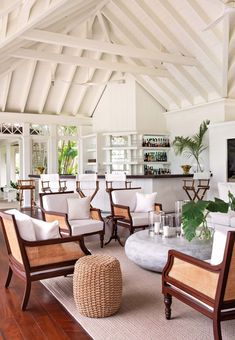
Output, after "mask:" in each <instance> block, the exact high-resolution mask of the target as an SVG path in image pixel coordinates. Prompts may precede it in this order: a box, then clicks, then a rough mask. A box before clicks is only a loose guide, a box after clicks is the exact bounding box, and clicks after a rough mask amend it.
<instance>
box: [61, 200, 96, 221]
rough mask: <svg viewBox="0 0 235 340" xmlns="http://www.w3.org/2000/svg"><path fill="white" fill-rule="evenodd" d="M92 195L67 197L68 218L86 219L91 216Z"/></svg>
mask: <svg viewBox="0 0 235 340" xmlns="http://www.w3.org/2000/svg"><path fill="white" fill-rule="evenodd" d="M90 201H91V199H90V197H89V196H87V197H82V198H67V203H68V219H69V220H85V219H88V218H90Z"/></svg>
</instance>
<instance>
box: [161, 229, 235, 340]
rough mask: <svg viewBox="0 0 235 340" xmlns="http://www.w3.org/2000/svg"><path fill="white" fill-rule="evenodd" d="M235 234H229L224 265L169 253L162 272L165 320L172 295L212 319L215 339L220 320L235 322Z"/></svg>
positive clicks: (219, 330)
mask: <svg viewBox="0 0 235 340" xmlns="http://www.w3.org/2000/svg"><path fill="white" fill-rule="evenodd" d="M234 244H235V232H234V231H233V232H231V231H229V232H228V236H227V242H226V247H225V252H224V258H223V261H222V263H221V264H219V265H211V264H209V263H207V262H204V261H201V260H198V259H196V258H194V257H192V256H188V255H185V254H183V253H180V252H178V251H175V250H170V251H169V254H168V261H167V264H166V266H165V268H164V270H163V273H162V292H163V294H164V302H165V316H166V319H168V320H169V319H170V318H171V303H172V296H174V297H176V298H177V299H179V300H181V301H182V302H184V303H186V304H187V305H189V306H191V307H192V308H194V309H196V310H197V311H198V312H200V313H202V314H204V315H205V316H207V317H209V318H210V319H212V320H213V331H214V339H215V340H221V339H222V335H221V321H225V320H230V319H235V246H234Z"/></svg>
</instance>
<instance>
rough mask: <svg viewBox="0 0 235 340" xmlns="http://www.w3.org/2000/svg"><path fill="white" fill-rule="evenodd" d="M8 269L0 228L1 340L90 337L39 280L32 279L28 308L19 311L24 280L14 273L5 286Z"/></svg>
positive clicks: (81, 338) (84, 338) (83, 339)
mask: <svg viewBox="0 0 235 340" xmlns="http://www.w3.org/2000/svg"><path fill="white" fill-rule="evenodd" d="M7 270H8V259H7V252H6V247H5V242H4V238H3V234H2V230H1V227H0V305H1V306H0V339H1V340H2V339H10V340H17V339H30V340H32V339H34V340H37V339H53V340H54V339H78V340H87V339H91V337H90V336H89V335H88V334H87V333H86V332H85V331H84V330H83V328H82V327H81V326H80V325H79V324H78V323H77V322H76V321H75V320H74V319H73V317H72V316H70V314H69V313H67V311H66V310H65V309H64V308H63V306H62V305H61V304H60V303H59V302H57V300H56V299H55V298H54V297H53V296H52V295H51V294H50V293H49V291H48V290H47V289H46V288H45V287H44V286H43V285H42V284H41V283H40V282H33V284H32V291H31V295H30V299H29V303H28V308H27V310H26V311H25V312H22V311H21V308H20V305H21V300H22V297H23V292H24V283H23V281H22V280H20V279H19V278H17V277H15V276H14V275H13V278H12V281H11V284H10V287H9V288H8V289H6V288H5V287H4V284H5V279H6V275H7ZM91 322H92V320H91Z"/></svg>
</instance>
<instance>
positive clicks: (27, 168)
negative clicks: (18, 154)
mask: <svg viewBox="0 0 235 340" xmlns="http://www.w3.org/2000/svg"><path fill="white" fill-rule="evenodd" d="M29 127H30V124H29V123H24V124H23V140H22V155H23V171H22V179H27V178H28V175H29V174H31V172H32V170H31V168H32V156H31V152H32V147H31V138H30V132H29Z"/></svg>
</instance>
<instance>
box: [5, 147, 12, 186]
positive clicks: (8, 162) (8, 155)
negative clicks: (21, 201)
mask: <svg viewBox="0 0 235 340" xmlns="http://www.w3.org/2000/svg"><path fill="white" fill-rule="evenodd" d="M10 181H11V144H10V143H7V144H6V182H7V183H6V184H7V186H8V187H9V186H10Z"/></svg>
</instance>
